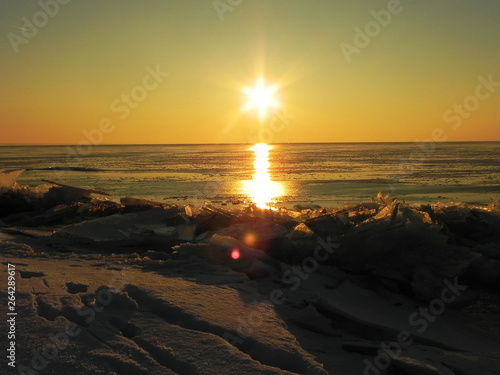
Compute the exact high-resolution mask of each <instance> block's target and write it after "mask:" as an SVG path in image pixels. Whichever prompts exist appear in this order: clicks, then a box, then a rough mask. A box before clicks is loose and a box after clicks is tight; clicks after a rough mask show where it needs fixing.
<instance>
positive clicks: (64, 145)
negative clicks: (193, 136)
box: [0, 140, 500, 147]
mask: <svg viewBox="0 0 500 375" xmlns="http://www.w3.org/2000/svg"><path fill="white" fill-rule="evenodd" d="M498 142H500V140H494V141H492V140H488V141H440V142H433V143H498ZM260 143H262V142H260ZM381 143H417V144H419V143H428V142H426V141H425V140H422V141H353V142H341V141H338V142H271V143H269V144H271V145H311V144H381ZM252 144H254V143H251V142H212V143H102V144H98V145H85V146H86V147H88V146H92V147H106V146H217V145H228V146H230V145H252ZM29 146H31V147H78V146H79V145H78V144H66V143H58V144H48V143H47V144H40V143H2V144H0V147H29Z"/></svg>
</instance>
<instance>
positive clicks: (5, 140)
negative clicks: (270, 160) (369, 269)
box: [0, 0, 500, 145]
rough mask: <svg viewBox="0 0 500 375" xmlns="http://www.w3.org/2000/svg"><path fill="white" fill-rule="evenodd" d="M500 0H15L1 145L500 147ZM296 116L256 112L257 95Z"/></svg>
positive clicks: (1, 105) (6, 6)
mask: <svg viewBox="0 0 500 375" xmlns="http://www.w3.org/2000/svg"><path fill="white" fill-rule="evenodd" d="M499 15H500V2H499V1H497V0H419V1H412V0H401V1H399V0H389V1H386V0H358V1H353V0H273V1H269V0H215V1H214V0H197V1H195V0H141V1H138V0H136V1H132V0H119V1H118V0H108V1H102V0H40V1H28V0H3V1H2V2H1V4H0V49H1V51H2V52H1V55H0V72H1V73H0V95H1V101H0V113H1V116H0V128H1V132H0V144H82V145H85V144H88V143H91V144H94V145H96V144H169V143H176V144H178V143H241V142H248V143H254V142H266V143H271V142H273V143H281V142H292V143H297V142H393V141H404V142H441V141H500V106H499V105H498V104H499V99H500V64H499V61H500V38H499V37H498V36H499V35H500V22H498V19H499ZM259 77H262V78H263V79H264V82H265V83H266V84H268V85H277V86H278V87H279V90H278V91H277V92H276V93H275V99H276V100H279V102H280V103H281V107H280V108H274V109H272V110H270V111H269V112H268V116H267V117H266V118H261V117H259V116H258V113H257V112H258V111H254V110H250V111H243V110H242V107H243V106H244V105H245V101H246V100H248V98H247V97H246V96H245V94H244V92H243V91H242V89H243V87H252V86H253V85H254V83H255V82H256V80H257V79H258V78H259Z"/></svg>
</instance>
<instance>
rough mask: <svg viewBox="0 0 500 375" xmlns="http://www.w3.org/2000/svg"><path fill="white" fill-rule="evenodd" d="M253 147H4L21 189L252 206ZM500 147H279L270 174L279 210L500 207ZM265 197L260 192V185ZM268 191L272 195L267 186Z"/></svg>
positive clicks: (1, 164)
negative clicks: (374, 200) (393, 203)
mask: <svg viewBox="0 0 500 375" xmlns="http://www.w3.org/2000/svg"><path fill="white" fill-rule="evenodd" d="M251 146H252V145H245V144H220V145H218V144H211V145H112V146H95V147H93V148H92V149H90V150H89V149H88V148H87V149H85V150H81V151H85V152H79V150H78V149H77V148H76V147H74V146H71V147H68V146H2V147H0V169H9V170H10V169H26V171H25V172H24V173H23V174H22V175H21V177H20V178H19V180H18V182H19V183H21V184H28V185H38V184H42V183H43V182H42V180H50V181H56V182H63V183H66V184H69V185H75V186H82V187H88V188H92V189H96V190H100V191H104V192H107V193H109V194H110V195H111V198H112V199H119V198H120V197H127V196H128V197H137V198H144V199H150V200H155V201H161V202H174V203H183V204H187V203H192V204H201V203H203V202H206V201H208V202H215V203H226V202H237V201H239V200H241V201H247V202H248V201H251V200H252V198H251V194H249V192H248V191H247V190H245V188H244V186H245V181H247V182H248V181H251V180H252V179H254V178H255V176H256V170H255V163H254V161H255V154H254V151H252V149H251ZM499 167H500V142H459V143H439V144H433V145H417V144H415V143H323V144H277V145H273V146H272V149H271V150H270V151H269V155H268V163H267V167H266V168H267V169H266V173H268V176H269V178H270V179H271V180H272V181H273V182H276V183H277V184H280V186H282V195H281V196H279V197H273V201H274V202H275V203H276V204H277V205H282V206H287V207H291V206H293V205H294V204H297V203H305V202H307V203H314V204H319V205H321V206H338V205H339V204H341V203H344V202H348V203H353V202H360V201H366V200H369V199H370V197H372V196H374V195H376V194H377V193H378V192H382V193H384V194H391V195H392V196H394V197H398V198H399V199H400V200H403V199H404V200H405V201H407V202H410V203H428V202H437V201H441V202H451V201H463V202H468V203H475V204H487V203H489V202H490V200H491V199H495V200H498V199H499V198H500V168H499ZM254 185H257V188H259V186H258V185H259V184H254ZM260 188H262V189H266V186H261V187H260Z"/></svg>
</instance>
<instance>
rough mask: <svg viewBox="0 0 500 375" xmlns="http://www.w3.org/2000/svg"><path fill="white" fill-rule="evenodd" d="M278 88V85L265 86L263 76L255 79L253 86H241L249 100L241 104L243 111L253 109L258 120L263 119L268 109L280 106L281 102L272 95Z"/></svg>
mask: <svg viewBox="0 0 500 375" xmlns="http://www.w3.org/2000/svg"><path fill="white" fill-rule="evenodd" d="M278 90H279V86H278V85H271V86H266V83H265V82H264V79H263V78H259V79H257V82H256V83H255V86H254V87H252V88H250V87H244V88H243V92H244V93H245V94H246V95H247V96H248V98H249V101H248V102H247V103H246V104H245V105H244V106H243V111H245V112H247V111H250V110H252V109H255V110H257V114H258V117H259V120H261V121H262V120H264V119H265V118H266V117H267V116H268V114H269V110H270V109H275V108H280V107H281V103H280V102H279V101H278V100H277V99H276V98H275V97H274V96H275V94H276V93H277V92H278Z"/></svg>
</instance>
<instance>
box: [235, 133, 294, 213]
mask: <svg viewBox="0 0 500 375" xmlns="http://www.w3.org/2000/svg"><path fill="white" fill-rule="evenodd" d="M272 148H273V147H272V146H269V145H267V144H265V143H258V144H256V145H255V146H253V147H251V148H250V150H252V151H253V152H254V153H255V161H254V168H255V170H254V175H253V179H252V180H250V181H243V183H244V190H245V193H246V194H247V195H248V196H249V197H250V198H251V199H252V202H253V203H255V205H256V206H257V207H259V208H271V206H272V204H273V203H276V198H278V197H281V196H283V195H285V189H284V186H283V184H281V183H279V182H277V181H272V180H271V174H270V173H269V167H270V165H271V164H270V162H269V151H270V150H271V149H272Z"/></svg>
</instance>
